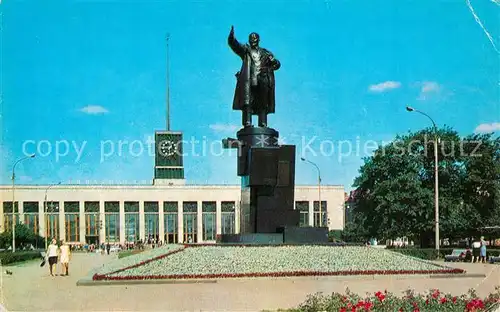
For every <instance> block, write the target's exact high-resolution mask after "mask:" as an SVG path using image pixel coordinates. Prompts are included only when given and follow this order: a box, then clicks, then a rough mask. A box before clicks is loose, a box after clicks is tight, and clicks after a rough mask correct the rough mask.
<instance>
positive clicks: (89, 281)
mask: <svg viewBox="0 0 500 312" xmlns="http://www.w3.org/2000/svg"><path fill="white" fill-rule="evenodd" d="M484 277H486V275H485V274H467V273H464V274H412V275H351V276H349V275H341V276H338V275H337V276H335V275H332V276H283V277H264V278H267V279H311V278H312V279H315V280H320V279H324V280H336V281H346V280H382V279H398V280H401V279H418V278H432V279H446V278H484ZM262 278H263V277H259V276H257V277H228V278H220V279H192V280H191V279H160V278H159V279H143V280H138V279H133V280H132V279H131V280H99V281H94V280H92V279H91V278H85V279H81V280H79V281H77V282H76V285H77V286H113V285H144V284H149V285H160V284H216V283H219V282H224V281H229V280H240V281H244V280H248V279H262Z"/></svg>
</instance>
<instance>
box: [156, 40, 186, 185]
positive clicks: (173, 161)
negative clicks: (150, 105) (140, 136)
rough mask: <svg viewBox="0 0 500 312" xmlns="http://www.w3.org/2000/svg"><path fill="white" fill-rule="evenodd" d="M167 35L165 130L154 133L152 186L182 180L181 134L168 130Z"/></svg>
mask: <svg viewBox="0 0 500 312" xmlns="http://www.w3.org/2000/svg"><path fill="white" fill-rule="evenodd" d="M169 38H170V35H169V34H167V38H166V39H167V130H166V131H165V130H163V131H156V132H155V174H154V179H153V185H182V184H186V180H185V178H184V159H183V157H184V154H183V152H182V142H183V141H182V132H180V131H171V130H170V65H169V53H168V42H169Z"/></svg>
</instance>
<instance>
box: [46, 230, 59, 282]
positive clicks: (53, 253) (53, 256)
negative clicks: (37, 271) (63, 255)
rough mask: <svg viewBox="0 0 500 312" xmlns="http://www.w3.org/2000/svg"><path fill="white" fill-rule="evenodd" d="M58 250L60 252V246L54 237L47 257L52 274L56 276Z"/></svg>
mask: <svg viewBox="0 0 500 312" xmlns="http://www.w3.org/2000/svg"><path fill="white" fill-rule="evenodd" d="M58 252H59V247H58V246H57V241H56V240H55V239H52V241H51V242H50V245H49V247H47V252H46V255H47V256H46V257H47V260H48V262H49V271H50V276H54V271H55V269H56V264H57V256H58Z"/></svg>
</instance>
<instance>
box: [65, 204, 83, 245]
mask: <svg viewBox="0 0 500 312" xmlns="http://www.w3.org/2000/svg"><path fill="white" fill-rule="evenodd" d="M79 211H80V203H79V202H64V225H65V229H66V237H65V238H64V239H65V240H66V241H67V242H78V241H80V213H79Z"/></svg>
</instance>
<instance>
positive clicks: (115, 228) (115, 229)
mask: <svg viewBox="0 0 500 312" xmlns="http://www.w3.org/2000/svg"><path fill="white" fill-rule="evenodd" d="M104 229H105V231H106V232H105V235H104V237H105V240H106V242H107V243H116V242H119V241H120V213H116V212H106V213H105V214H104Z"/></svg>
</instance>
